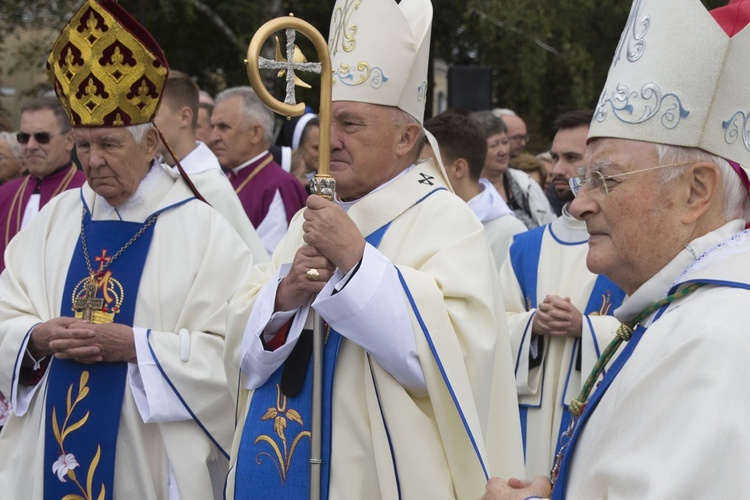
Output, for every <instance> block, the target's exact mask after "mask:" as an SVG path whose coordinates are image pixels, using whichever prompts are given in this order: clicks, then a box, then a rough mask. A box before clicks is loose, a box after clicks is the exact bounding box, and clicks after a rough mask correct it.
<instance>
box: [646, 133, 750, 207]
mask: <svg viewBox="0 0 750 500" xmlns="http://www.w3.org/2000/svg"><path fill="white" fill-rule="evenodd" d="M656 153H657V156H658V159H659V165H664V164H669V163H682V162H688V161H697V162H700V161H705V162H709V163H713V164H714V165H716V166H717V167H719V170H720V171H721V179H722V188H723V191H724V216H725V217H726V218H727V220H732V219H744V220H750V197H748V192H747V189H745V186H744V185H743V184H742V181H741V180H740V178H739V176H738V175H737V172H735V170H734V169H733V168H732V166H731V165H730V164H729V162H728V161H726V160H725V159H724V158H721V157H719V156H716V155H714V154H711V153H708V152H706V151H704V150H702V149H699V148H687V147H682V146H672V145H667V144H656ZM682 172H683V170H682V169H679V168H665V169H661V171H660V172H659V177H660V179H661V181H662V182H663V183H664V184H667V185H669V184H670V183H672V182H674V181H675V180H677V178H679V176H680V175H681V174H682Z"/></svg>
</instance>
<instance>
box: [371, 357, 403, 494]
mask: <svg viewBox="0 0 750 500" xmlns="http://www.w3.org/2000/svg"><path fill="white" fill-rule="evenodd" d="M369 356H370V355H369V354H368V355H367V357H368V358H369ZM370 377H371V378H372V385H373V386H374V387H375V397H376V398H377V400H378V408H379V409H380V418H381V420H382V421H383V428H384V429H385V435H386V437H387V438H388V449H389V450H390V451H391V463H392V464H393V477H395V478H396V489H397V490H398V498H399V499H400V498H401V480H400V479H399V478H398V466H397V465H396V454H395V453H394V452H393V441H392V440H391V432H390V431H389V430H388V423H387V422H386V421H385V415H384V414H383V405H382V404H381V403H380V391H378V384H377V382H376V381H375V374H374V373H372V368H371V369H370Z"/></svg>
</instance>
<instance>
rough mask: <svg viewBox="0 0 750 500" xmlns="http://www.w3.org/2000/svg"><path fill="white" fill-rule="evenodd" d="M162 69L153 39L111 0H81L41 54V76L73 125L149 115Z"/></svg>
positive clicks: (127, 121)
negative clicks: (43, 62) (44, 66)
mask: <svg viewBox="0 0 750 500" xmlns="http://www.w3.org/2000/svg"><path fill="white" fill-rule="evenodd" d="M168 73H169V68H168V65H167V60H166V58H165V57H164V53H163V52H162V50H161V48H160V47H159V45H158V44H157V43H156V40H154V39H153V37H152V36H151V35H150V34H149V33H148V31H146V30H145V28H143V26H141V25H140V24H138V22H137V21H136V20H135V19H133V18H132V17H131V16H130V15H129V14H128V13H127V12H126V11H125V10H124V9H123V8H122V7H120V6H119V5H118V4H117V3H115V2H114V1H112V0H101V1H96V0H86V1H85V2H84V3H83V5H82V6H81V7H80V9H78V11H77V12H76V13H75V14H74V15H73V17H72V18H71V19H70V21H68V24H67V25H66V26H65V28H64V29H63V31H62V33H61V34H60V36H59V37H58V39H57V41H56V42H55V45H54V46H53V47H52V52H51V53H50V55H49V59H48V60H47V77H48V78H49V81H50V83H51V84H52V87H53V88H54V89H55V93H56V94H57V97H58V99H59V100H60V102H61V103H62V105H63V107H64V108H65V111H66V112H67V113H68V117H69V118H70V123H71V125H73V126H74V127H81V126H82V127H97V126H108V127H121V126H128V125H138V124H141V123H147V122H149V121H151V120H152V118H153V117H154V115H155V114H156V110H157V109H158V107H159V102H160V100H161V97H162V90H163V88H164V83H165V81H166V79H167V74H168Z"/></svg>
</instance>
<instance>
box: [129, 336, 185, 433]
mask: <svg viewBox="0 0 750 500" xmlns="http://www.w3.org/2000/svg"><path fill="white" fill-rule="evenodd" d="M146 334H147V331H146V329H145V328H133V341H134V342H135V352H136V356H137V362H135V363H128V383H129V384H130V390H131V391H132V393H133V399H135V404H136V406H137V407H138V413H140V414H141V418H142V419H143V422H144V423H146V424H150V423H155V422H176V421H179V420H192V418H193V417H192V416H191V415H190V412H188V410H187V408H185V406H184V405H183V404H182V402H181V401H180V398H178V397H177V394H175V392H174V390H172V387H170V385H169V383H168V382H167V381H166V380H165V379H164V377H163V376H162V374H161V370H159V367H158V366H157V365H156V361H155V360H154V357H153V356H152V355H151V349H150V348H149V346H148V337H147V335H146Z"/></svg>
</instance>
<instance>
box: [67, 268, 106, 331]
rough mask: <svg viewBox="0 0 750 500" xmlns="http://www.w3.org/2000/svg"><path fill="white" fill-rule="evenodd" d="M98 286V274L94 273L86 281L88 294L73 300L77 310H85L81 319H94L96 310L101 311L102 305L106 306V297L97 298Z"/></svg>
mask: <svg viewBox="0 0 750 500" xmlns="http://www.w3.org/2000/svg"><path fill="white" fill-rule="evenodd" d="M97 288H98V286H97V282H96V275H94V274H92V275H91V276H89V279H88V280H87V281H86V285H85V289H86V294H85V295H84V296H83V297H81V298H78V299H75V300H73V307H75V309H76V311H81V310H82V311H83V315H82V318H81V319H83V320H84V321H92V320H93V317H94V311H95V310H96V311H101V309H102V306H104V299H98V298H96V289H97Z"/></svg>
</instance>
